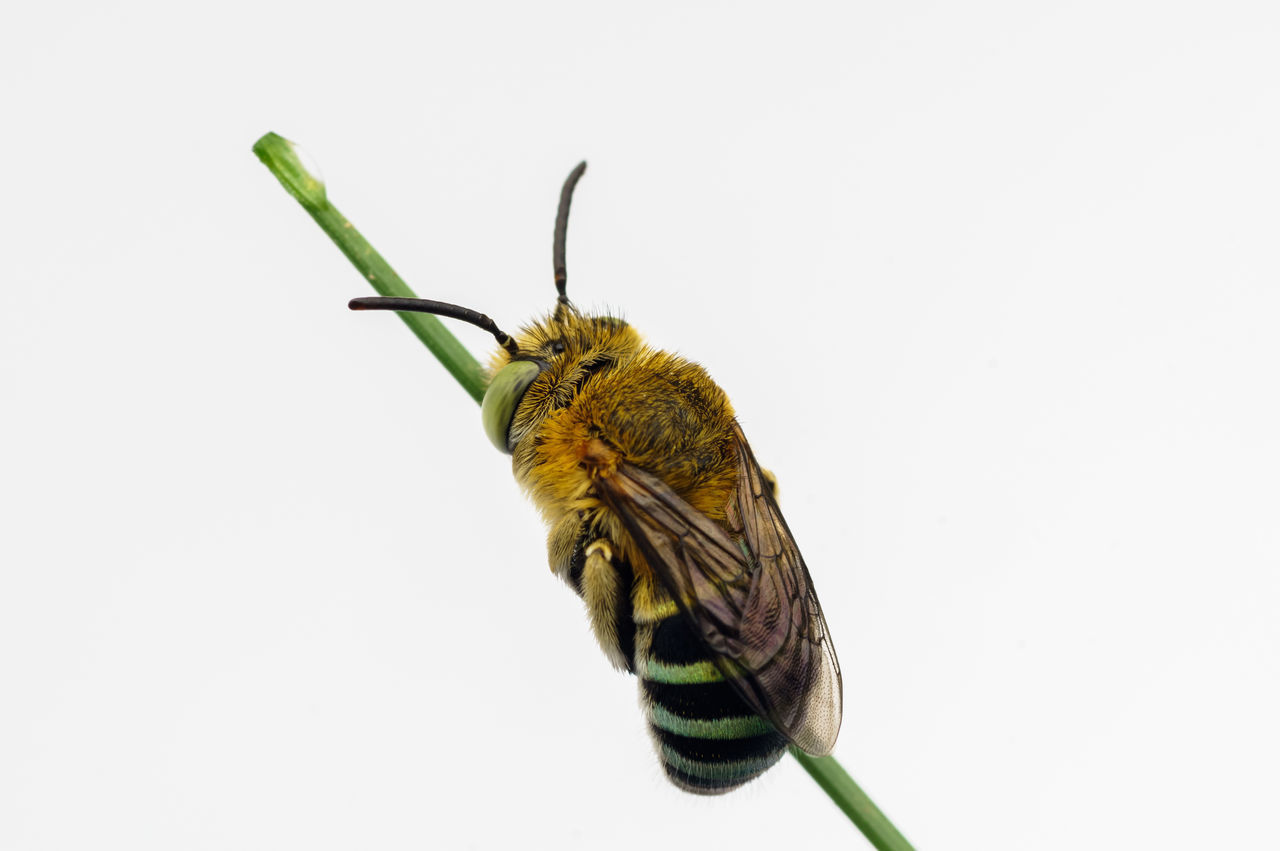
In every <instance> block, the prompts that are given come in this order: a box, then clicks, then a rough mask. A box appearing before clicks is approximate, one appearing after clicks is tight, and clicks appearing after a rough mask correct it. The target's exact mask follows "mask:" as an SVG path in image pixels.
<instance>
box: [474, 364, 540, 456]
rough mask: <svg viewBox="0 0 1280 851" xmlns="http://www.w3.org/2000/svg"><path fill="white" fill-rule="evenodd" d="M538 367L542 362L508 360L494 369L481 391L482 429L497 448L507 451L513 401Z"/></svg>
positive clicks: (524, 389)
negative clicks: (487, 383) (482, 399)
mask: <svg viewBox="0 0 1280 851" xmlns="http://www.w3.org/2000/svg"><path fill="white" fill-rule="evenodd" d="M542 370H543V366H542V364H538V363H535V362H533V361H527V360H517V361H512V362H511V363H509V364H507V365H506V366H504V367H503V368H502V369H500V370H498V374H497V375H495V376H494V377H493V381H490V382H489V387H488V389H487V390H485V391H484V401H483V402H481V403H480V419H481V420H482V421H483V422H484V433H485V434H487V435H489V441H490V442H491V443H492V444H493V445H494V446H496V447H498V450H499V451H500V452H505V453H506V454H508V455H510V454H511V450H512V448H513V447H512V445H511V436H510V435H511V421H512V420H513V419H515V415H516V405H518V404H520V399H521V397H522V396H524V391H526V390H528V389H529V385H530V384H532V383H533V379H535V378H537V377H538V373H540V372H542Z"/></svg>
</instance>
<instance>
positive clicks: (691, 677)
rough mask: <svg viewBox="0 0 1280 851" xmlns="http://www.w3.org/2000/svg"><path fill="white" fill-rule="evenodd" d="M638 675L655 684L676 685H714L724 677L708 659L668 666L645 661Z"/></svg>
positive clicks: (652, 660)
mask: <svg viewBox="0 0 1280 851" xmlns="http://www.w3.org/2000/svg"><path fill="white" fill-rule="evenodd" d="M639 673H640V676H641V677H642V678H644V679H646V680H653V681H654V682H655V683H674V684H676V685H681V684H684V683H714V682H719V681H720V680H723V679H724V675H723V674H721V673H720V669H719V668H717V667H716V663H715V662H712V661H711V660H710V659H703V660H702V661H700V662H690V663H689V664H687V665H668V664H667V663H666V662H659V661H658V660H656V659H645V660H644V664H643V668H642V670H641V671H640V672H639Z"/></svg>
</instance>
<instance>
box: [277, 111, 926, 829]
mask: <svg viewBox="0 0 1280 851" xmlns="http://www.w3.org/2000/svg"><path fill="white" fill-rule="evenodd" d="M253 152H254V153H255V154H257V155H258V159H260V160H262V162H263V164H264V165H265V166H266V167H267V168H268V169H270V171H271V173H272V174H274V175H275V176H276V179H277V180H279V181H280V183H282V184H283V185H284V188H285V189H287V190H289V194H290V195H292V196H293V197H294V198H296V199H297V201H298V203H299V204H301V205H302V206H303V208H304V209H305V210H306V211H307V212H308V213H310V214H311V217H312V218H313V219H315V220H316V223H317V224H319V225H320V227H321V228H322V229H323V230H324V232H325V233H327V234H328V235H329V238H330V239H332V240H333V241H334V242H335V243H337V244H338V248H340V249H342V253H343V254H345V255H347V259H348V260H350V261H351V264H352V265H353V266H355V267H356V269H357V270H359V272H360V274H361V275H363V276H364V278H365V279H366V280H367V281H369V283H371V284H373V288H374V289H375V290H377V291H378V293H379V294H381V295H385V296H399V297H401V298H416V296H415V295H414V293H413V290H411V289H409V285H408V284H406V283H405V282H404V281H402V280H401V279H400V276H399V275H397V274H396V273H395V271H394V270H393V269H392V268H391V266H390V265H389V264H388V263H387V261H385V260H383V259H382V255H380V254H378V252H377V251H374V249H373V246H372V245H370V244H369V243H368V241H367V240H365V238H364V237H363V236H361V235H360V232H359V231H358V230H356V229H355V226H354V225H352V224H351V223H350V222H349V221H347V220H346V218H344V217H343V215H342V214H341V213H339V212H338V211H337V209H335V208H334V206H333V205H332V204H330V203H329V199H328V197H327V196H326V193H325V188H324V183H323V182H321V181H320V179H319V178H317V177H315V176H313V175H312V174H311V173H310V172H309V171H307V169H306V167H305V166H303V164H302V162H301V160H300V159H299V158H298V155H297V152H296V149H295V147H294V144H293V143H292V142H290V141H289V140H288V139H285V138H283V137H281V136H277V135H276V134H275V133H268V134H267V135H265V136H263V137H262V138H261V139H259V140H258V141H257V143H256V144H255V145H254V146H253ZM399 315H400V318H401V319H403V320H404V322H405V324H406V325H408V326H409V328H410V329H411V330H412V331H413V333H415V334H417V335H418V339H420V340H422V342H423V343H425V344H426V346H427V348H428V349H430V350H431V353H432V354H433V355H435V356H436V357H437V358H438V359H439V360H440V362H441V363H443V364H444V367H445V369H447V370H449V372H450V374H452V375H453V377H454V378H456V379H457V380H458V383H460V384H461V385H462V387H463V389H464V390H466V391H467V393H469V394H470V395H471V398H473V399H475V400H476V401H477V402H479V401H480V400H481V399H483V398H484V388H485V375H484V372H483V370H482V369H481V368H480V364H479V363H478V362H477V361H476V359H475V358H474V357H472V356H471V353H470V352H468V351H467V350H466V349H465V348H463V347H462V344H461V343H460V342H458V340H457V338H456V337H454V336H453V334H451V333H450V332H449V330H448V329H447V328H445V327H444V325H442V324H441V323H440V321H439V320H437V319H436V318H435V317H434V316H431V315H430V314H424V313H401V314H399ZM791 755H792V756H794V757H795V758H796V759H797V760H799V761H800V764H801V765H803V766H804V769H805V771H807V772H809V774H810V775H811V776H812V777H813V779H814V780H815V781H817V783H818V785H819V786H820V787H821V788H822V790H823V791H824V792H826V793H827V795H828V796H829V797H830V798H831V800H832V801H834V802H835V804H836V806H838V807H839V808H840V809H842V810H844V813H845V815H847V816H848V817H849V819H850V821H852V822H853V823H854V824H855V825H856V826H857V828H858V829H859V830H861V831H862V833H863V835H865V836H866V837H867V839H868V840H870V842H871V844H872V845H874V846H875V847H876V848H878V849H880V851H914V849H912V847H911V844H910V843H908V842H907V840H905V839H903V837H902V834H901V833H899V832H898V830H897V828H895V827H894V826H893V824H892V823H891V822H890V821H889V820H888V819H887V818H885V816H884V813H882V812H880V810H879V809H878V808H877V807H876V805H875V804H873V803H872V802H871V799H870V798H868V797H867V796H866V793H864V792H863V791H862V789H860V788H858V784H856V783H854V782H853V778H851V777H850V776H849V774H848V772H846V771H845V770H844V768H842V767H841V766H840V763H839V762H837V761H836V759H835V757H830V756H824V757H814V756H809V755H808V754H806V753H805V752H804V751H801V750H799V749H797V748H791Z"/></svg>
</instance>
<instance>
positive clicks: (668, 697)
mask: <svg viewBox="0 0 1280 851" xmlns="http://www.w3.org/2000/svg"><path fill="white" fill-rule="evenodd" d="M652 629H653V632H652V640H651V642H650V646H649V648H648V652H647V653H645V654H643V657H642V658H640V659H637V663H638V664H637V666H636V673H637V674H638V675H639V677H640V692H641V695H642V698H643V702H644V708H645V716H646V718H647V720H648V722H649V731H650V733H651V734H652V735H653V739H654V745H655V747H656V748H657V751H658V757H659V759H661V761H662V767H663V769H664V770H665V771H666V773H667V777H668V778H670V780H671V782H673V783H675V784H676V785H677V786H679V787H681V788H682V789H685V790H687V791H689V792H697V793H701V794H704V795H714V794H719V793H721V792H727V791H729V790H730V789H734V788H736V787H738V786H741V785H742V784H743V783H746V782H747V781H748V780H752V779H754V778H756V777H759V776H760V775H761V774H763V773H764V772H765V771H766V770H768V769H769V768H771V767H772V766H773V765H774V764H776V763H777V762H778V760H779V759H781V758H782V754H783V753H784V752H785V751H786V747H787V740H786V738H785V737H784V736H782V735H781V734H780V733H778V731H777V730H775V729H774V727H773V725H772V724H770V723H769V722H768V721H767V720H765V719H764V718H761V717H760V716H759V715H756V714H755V713H753V712H752V711H751V710H750V709H749V708H748V707H747V705H746V704H745V703H744V702H743V700H742V698H740V697H739V696H738V693H737V692H736V691H734V689H733V686H732V685H730V684H729V683H728V682H726V681H725V679H724V676H723V675H722V674H721V673H720V670H719V669H718V668H717V667H716V665H715V662H713V661H712V660H711V658H710V656H709V653H708V651H707V650H706V648H705V647H703V645H702V643H701V642H700V641H698V639H697V638H696V637H695V636H694V634H693V632H692V630H691V629H690V628H689V626H688V624H687V623H685V620H684V616H683V615H675V616H672V617H669V618H666V619H665V620H662V621H659V622H658V623H657V624H655V625H654V626H653V628H652Z"/></svg>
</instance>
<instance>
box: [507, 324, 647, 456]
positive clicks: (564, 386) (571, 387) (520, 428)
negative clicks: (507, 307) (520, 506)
mask: <svg viewBox="0 0 1280 851" xmlns="http://www.w3.org/2000/svg"><path fill="white" fill-rule="evenodd" d="M516 343H517V345H518V346H519V352H520V354H519V355H515V356H513V355H512V354H511V353H510V352H508V351H506V350H499V351H498V352H497V353H496V354H495V355H494V358H493V363H492V365H491V375H492V376H493V377H492V378H491V380H490V384H489V388H490V389H489V390H488V391H486V392H485V401H484V403H483V405H482V409H483V410H493V411H494V414H493V416H494V419H495V420H496V421H497V422H496V425H495V426H494V428H495V429H499V430H500V429H501V424H502V421H503V420H505V423H506V434H505V437H503V438H502V439H503V441H504V443H505V446H506V448H505V449H504V451H506V452H508V453H510V452H512V451H513V450H514V449H515V447H516V445H517V444H519V443H520V442H522V441H523V440H525V439H526V438H527V437H528V436H529V435H530V434H532V433H533V432H534V431H535V430H536V428H537V426H538V425H539V424H540V423H542V422H543V421H544V420H546V418H547V417H548V416H550V415H551V414H553V413H554V412H556V411H558V410H563V409H564V408H566V407H568V405H569V404H570V402H571V401H572V400H573V399H574V398H575V397H576V396H577V395H578V394H579V393H581V392H582V391H583V390H584V389H585V386H586V383H587V381H588V380H589V379H590V378H591V377H592V376H594V375H596V374H598V373H601V372H604V371H606V370H609V369H612V368H613V367H614V366H616V365H617V364H618V363H620V362H623V361H625V360H626V359H627V358H629V357H630V356H632V355H634V353H635V352H637V351H638V350H639V349H640V347H641V341H640V335H639V334H637V333H636V332H635V330H634V329H633V328H632V327H631V326H630V325H628V324H627V323H626V322H624V321H622V320H621V319H617V318H614V317H611V316H594V317H591V316H583V315H581V314H579V313H578V311H577V310H575V309H574V308H573V307H571V306H569V305H561V306H560V307H559V308H558V309H557V310H556V312H555V313H553V314H552V315H550V316H548V317H547V318H545V319H543V320H541V321H538V322H534V323H532V324H531V325H529V326H527V327H526V328H524V329H522V330H521V331H520V332H519V333H518V334H517V335H516ZM530 364H532V365H534V366H536V372H535V371H534V370H533V369H531V368H530V366H529V365H530ZM526 379H527V381H526ZM512 384H514V385H515V386H519V385H520V384H523V387H522V389H521V391H520V392H519V393H518V394H510V393H509V392H508V391H507V389H506V387H507V386H508V385H512ZM491 392H493V393H494V394H495V399H494V402H493V403H492V404H491V403H490V401H489V396H490V393H491ZM499 412H501V416H499ZM489 423H490V420H489V419H488V415H487V414H486V419H485V428H486V431H488V430H489V429H490V425H489ZM490 439H491V440H493V441H494V443H495V445H497V444H498V440H497V439H495V434H494V433H490Z"/></svg>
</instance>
